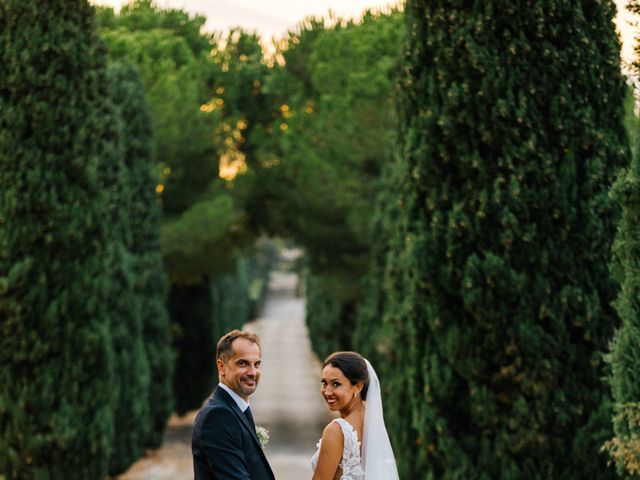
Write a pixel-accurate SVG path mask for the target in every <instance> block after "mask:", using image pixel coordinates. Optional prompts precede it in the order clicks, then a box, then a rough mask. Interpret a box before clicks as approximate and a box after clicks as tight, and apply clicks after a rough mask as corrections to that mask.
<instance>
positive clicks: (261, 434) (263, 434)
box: [256, 425, 269, 448]
mask: <svg viewBox="0 0 640 480" xmlns="http://www.w3.org/2000/svg"><path fill="white" fill-rule="evenodd" d="M256 435H258V440H260V446H261V447H262V448H264V446H265V445H266V444H267V442H268V441H269V430H267V429H266V428H264V427H259V426H257V425H256Z"/></svg>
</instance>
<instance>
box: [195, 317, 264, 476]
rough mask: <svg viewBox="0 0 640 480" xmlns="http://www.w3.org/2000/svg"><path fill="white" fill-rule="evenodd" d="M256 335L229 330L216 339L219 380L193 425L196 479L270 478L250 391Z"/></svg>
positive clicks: (256, 371)
mask: <svg viewBox="0 0 640 480" xmlns="http://www.w3.org/2000/svg"><path fill="white" fill-rule="evenodd" d="M260 358H261V352H260V339H259V338H258V336H257V335H256V334H254V333H250V332H241V331H240V330H233V331H231V332H229V333H227V334H226V335H224V336H223V337H222V338H221V339H220V341H219V342H218V348H217V351H216V365H217V367H218V377H219V378H220V383H219V384H218V388H216V389H215V390H214V392H213V395H211V397H209V399H208V400H207V401H206V402H205V403H204V405H203V406H202V408H201V409H200V411H199V412H198V415H197V416H196V420H195V422H194V425H193V437H192V441H191V451H192V453H193V469H194V472H195V480H274V479H275V477H274V476H273V472H272V471H271V467H269V463H268V462H267V458H266V457H265V455H264V452H263V451H262V447H261V446H260V441H259V440H258V436H257V435H256V430H255V425H254V423H253V416H252V414H251V408H250V407H249V395H251V394H252V393H253V392H255V391H256V387H257V386H258V380H259V379H260Z"/></svg>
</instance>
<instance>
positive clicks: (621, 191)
mask: <svg viewBox="0 0 640 480" xmlns="http://www.w3.org/2000/svg"><path fill="white" fill-rule="evenodd" d="M627 8H628V9H629V10H630V11H631V12H633V13H635V14H638V13H640V2H638V1H630V2H629V3H628V7H627ZM636 40H637V39H636ZM638 53H640V50H638V48H636V55H638ZM634 69H635V73H636V75H637V73H638V71H639V70H640V62H639V61H638V59H636V62H635V63H634ZM635 106H636V100H635V98H634V95H633V88H631V87H629V89H628V92H627V101H626V120H625V124H626V127H627V131H628V132H629V140H630V143H631V150H632V159H631V164H630V165H629V167H628V168H626V169H625V170H624V171H623V172H622V173H621V175H620V177H619V178H618V179H617V180H616V183H615V184H614V186H613V189H612V195H613V197H614V198H615V199H616V200H617V201H618V203H619V205H620V207H621V209H622V215H621V219H620V224H619V226H618V231H617V233H616V238H615V241H614V245H613V262H612V273H613V276H614V278H615V279H616V281H617V282H618V283H619V284H620V287H621V288H620V294H619V295H618V298H617V299H616V301H615V304H614V305H615V308H616V311H617V312H618V315H619V316H620V320H621V326H620V328H619V329H618V330H617V331H616V334H615V337H614V339H613V341H612V342H611V351H610V354H609V356H608V358H607V360H608V362H609V366H610V368H611V378H610V383H611V391H612V394H613V400H614V405H613V423H614V431H615V437H614V438H612V439H611V440H610V441H608V442H607V443H606V448H607V449H608V450H609V452H610V454H611V455H612V457H613V458H614V459H615V460H616V462H617V463H618V467H619V470H620V473H621V474H623V473H624V472H626V473H627V474H628V476H629V477H630V478H640V305H638V301H637V299H638V298H640V297H639V295H640V268H639V267H638V265H640V263H639V262H640V222H639V220H640V208H639V207H638V205H640V204H639V203H638V201H639V200H640V160H639V157H638V155H639V152H640V150H639V148H640V119H639V118H638V116H637V115H636V113H635Z"/></svg>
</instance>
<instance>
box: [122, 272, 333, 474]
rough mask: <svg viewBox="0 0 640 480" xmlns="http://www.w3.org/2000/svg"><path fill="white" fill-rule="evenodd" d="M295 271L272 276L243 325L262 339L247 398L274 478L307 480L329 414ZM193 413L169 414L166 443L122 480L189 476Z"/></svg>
mask: <svg viewBox="0 0 640 480" xmlns="http://www.w3.org/2000/svg"><path fill="white" fill-rule="evenodd" d="M296 285H297V276H296V275H295V274H287V273H279V272H276V273H274V274H272V279H271V285H270V292H269V294H268V296H267V299H266V302H265V306H264V311H263V314H262V317H261V318H259V319H257V320H255V321H253V322H251V323H249V324H247V325H246V326H245V328H246V329H248V330H252V331H255V332H256V333H258V334H259V335H260V338H261V341H262V362H263V363H262V373H261V380H260V386H259V387H258V390H257V392H256V393H255V394H254V395H252V396H251V408H252V409H253V412H254V418H255V421H256V424H257V425H261V426H264V427H266V428H267V429H268V430H269V434H270V436H271V439H270V440H269V444H268V445H267V446H266V448H265V453H266V454H267V458H268V459H269V463H270V464H271V467H272V468H273V471H274V473H275V476H276V479H277V480H305V479H310V478H311V467H310V464H309V461H310V458H311V455H312V454H313V452H314V451H315V445H316V442H317V440H318V438H319V437H320V434H321V433H322V429H323V427H324V425H326V423H327V422H329V421H330V419H331V417H330V416H329V413H328V412H327V409H326V407H325V405H324V403H323V402H322V399H321V397H320V393H319V374H320V365H319V362H318V359H317V358H316V357H315V356H314V355H313V354H312V352H311V347H310V344H309V336H308V332H307V328H306V325H305V323H304V313H305V312H304V309H305V307H304V300H303V299H301V298H297V297H296V295H295V291H296ZM194 417H195V412H191V413H189V414H188V415H186V416H185V417H182V418H179V417H176V416H174V417H172V418H171V420H170V422H169V426H168V427H167V433H166V435H165V441H164V445H163V447H162V448H161V449H160V450H157V451H154V452H151V453H149V454H148V455H147V456H145V457H144V458H142V459H141V460H139V461H138V462H137V463H136V464H135V465H133V467H132V468H131V469H130V470H129V471H128V472H127V473H126V474H124V475H123V476H121V477H120V480H192V479H193V465H192V460H191V426H192V424H193V419H194Z"/></svg>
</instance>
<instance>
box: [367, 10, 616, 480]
mask: <svg viewBox="0 0 640 480" xmlns="http://www.w3.org/2000/svg"><path fill="white" fill-rule="evenodd" d="M405 12H406V18H407V20H406V27H407V28H406V31H407V45H406V49H405V57H406V66H405V68H404V72H405V75H404V77H403V79H402V81H401V83H400V95H399V98H400V102H399V117H400V122H399V124H400V126H399V140H398V146H397V153H398V157H397V161H396V163H395V165H393V166H392V167H391V168H390V169H389V175H388V177H389V180H388V182H387V185H385V188H386V190H387V191H386V192H384V193H383V194H382V195H381V197H380V201H379V206H378V208H379V212H380V213H379V215H380V218H381V221H380V222H379V223H378V225H377V228H378V229H379V230H381V232H380V231H377V232H375V233H376V236H375V237H374V238H375V241H376V243H378V242H384V243H381V244H380V245H378V246H374V248H373V252H374V258H375V259H376V261H375V263H374V268H373V271H372V275H375V277H372V278H371V280H370V285H371V286H372V291H371V297H370V299H369V300H368V302H367V304H366V305H367V308H366V309H365V310H364V314H363V317H362V318H361V319H360V322H359V325H358V331H357V332H356V338H358V339H359V341H360V342H361V343H360V344H359V345H356V347H358V348H360V349H362V350H363V351H364V353H365V354H367V355H370V356H371V357H373V358H375V359H376V366H377V367H378V368H379V369H380V376H381V378H382V383H383V385H384V386H385V389H386V395H385V402H386V404H385V406H386V407H387V410H386V413H387V416H386V419H387V425H388V426H389V428H390V433H391V436H392V441H393V444H394V447H395V449H396V451H397V452H401V453H400V454H398V455H397V458H398V460H399V468H400V475H401V477H402V478H438V479H505V480H506V479H518V478H528V479H540V480H542V479H549V478H554V479H584V478H600V479H604V478H611V477H612V476H613V472H612V471H611V469H607V466H606V459H605V458H604V457H603V455H599V454H598V451H599V448H600V445H601V444H602V441H603V440H604V439H605V438H608V436H609V435H610V426H609V422H608V418H607V417H608V415H607V410H608V408H609V402H608V395H607V392H606V389H605V388H604V386H603V384H602V377H603V374H604V366H603V362H602V355H601V352H602V351H603V350H604V348H606V345H607V342H608V340H609V339H610V338H611V335H612V333H613V329H614V326H615V324H616V317H615V314H614V312H613V311H612V308H610V306H609V305H610V302H611V300H612V298H613V297H614V295H615V288H614V285H613V284H612V282H611V280H610V277H609V272H608V263H609V251H610V244H611V240H612V238H613V234H614V231H615V228H614V227H615V220H616V208H615V205H614V202H612V200H611V199H610V198H609V197H608V192H607V190H608V188H609V186H610V185H611V183H612V181H613V178H614V176H615V175H616V172H617V170H618V168H619V167H620V166H622V165H624V164H625V163H626V161H627V153H628V149H627V138H626V134H625V132H624V128H623V124H622V117H623V110H622V105H623V100H624V95H625V86H624V83H623V80H622V77H621V74H620V70H619V45H618V43H617V39H616V36H615V32H614V28H613V23H612V18H613V14H614V11H613V7H612V5H610V4H603V3H601V2H591V1H584V2H578V3H576V2H573V3H567V2H559V1H556V2H532V3H528V4H526V5H520V6H519V7H518V9H515V7H513V6H512V5H511V4H501V3H499V2H484V3H482V5H480V6H479V5H477V4H474V5H473V6H472V5H470V4H469V5H466V4H463V3H459V2H457V3H456V2H426V1H421V0H416V1H410V2H408V3H407V6H406V10H405ZM569 39H570V40H569Z"/></svg>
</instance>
